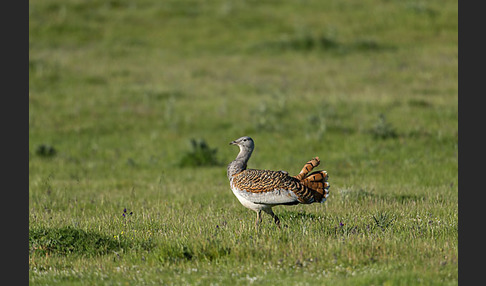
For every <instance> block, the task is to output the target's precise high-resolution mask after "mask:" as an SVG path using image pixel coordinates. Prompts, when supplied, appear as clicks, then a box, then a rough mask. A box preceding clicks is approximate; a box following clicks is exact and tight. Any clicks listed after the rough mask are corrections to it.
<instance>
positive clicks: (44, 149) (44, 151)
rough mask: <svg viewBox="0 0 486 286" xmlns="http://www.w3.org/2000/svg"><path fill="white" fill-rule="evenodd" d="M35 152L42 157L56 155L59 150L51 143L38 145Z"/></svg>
mask: <svg viewBox="0 0 486 286" xmlns="http://www.w3.org/2000/svg"><path fill="white" fill-rule="evenodd" d="M35 153H36V154H37V155H38V156H41V157H53V156H54V155H56V153H57V151H56V149H54V147H52V146H50V145H47V144H41V145H39V146H37V148H36V149H35Z"/></svg>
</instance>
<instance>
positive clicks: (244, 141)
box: [230, 136, 255, 151]
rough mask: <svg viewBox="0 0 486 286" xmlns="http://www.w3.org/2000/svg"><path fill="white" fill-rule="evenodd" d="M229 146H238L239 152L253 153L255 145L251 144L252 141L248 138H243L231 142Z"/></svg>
mask: <svg viewBox="0 0 486 286" xmlns="http://www.w3.org/2000/svg"><path fill="white" fill-rule="evenodd" d="M230 145H238V147H240V150H248V151H253V148H255V143H254V142H253V139H251V137H248V136H243V137H240V138H238V139H236V140H234V141H231V142H230Z"/></svg>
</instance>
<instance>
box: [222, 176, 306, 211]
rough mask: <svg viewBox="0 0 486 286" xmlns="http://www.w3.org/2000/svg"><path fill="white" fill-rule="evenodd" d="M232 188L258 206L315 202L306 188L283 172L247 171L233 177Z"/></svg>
mask: <svg viewBox="0 0 486 286" xmlns="http://www.w3.org/2000/svg"><path fill="white" fill-rule="evenodd" d="M231 187H232V188H233V190H235V191H236V192H238V194H239V195H240V196H242V197H243V198H245V199H247V200H249V201H251V202H253V203H256V204H269V205H280V204H286V205H293V204H298V203H311V202H313V201H314V200H313V198H312V196H311V194H310V192H309V190H308V188H307V187H306V186H304V185H303V184H302V183H301V182H300V181H299V180H298V179H296V178H294V177H291V176H289V175H288V173H287V172H283V171H270V170H255V169H247V170H244V171H242V172H240V173H238V174H236V175H234V176H233V177H232V182H231Z"/></svg>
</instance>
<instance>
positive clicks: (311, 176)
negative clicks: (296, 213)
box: [228, 136, 330, 225]
mask: <svg viewBox="0 0 486 286" xmlns="http://www.w3.org/2000/svg"><path fill="white" fill-rule="evenodd" d="M230 144H234V145H238V146H239V147H240V152H239V154H238V156H237V157H236V159H235V160H234V161H233V162H231V163H230V164H229V165H228V179H229V181H230V186H231V189H232V191H233V193H234V194H235V196H236V197H237V198H238V200H239V201H240V202H241V204H243V205H244V206H245V207H247V208H249V209H252V210H254V211H256V212H257V221H256V224H258V223H259V222H260V221H261V211H262V210H263V211H265V212H266V213H268V214H270V215H271V216H272V217H273V218H274V220H275V222H276V223H277V225H279V222H280V220H279V219H278V217H277V216H276V215H275V214H274V213H273V211H272V207H274V206H276V205H295V204H299V203H302V204H311V203H315V202H319V203H323V202H324V201H325V200H326V198H327V196H328V195H329V186H330V185H329V182H328V178H329V176H328V175H327V172H326V171H316V172H312V173H311V171H312V170H313V169H314V168H315V167H317V166H318V165H319V164H320V161H319V157H315V158H313V159H312V160H310V161H308V162H307V163H306V164H305V165H304V167H303V168H302V170H301V171H300V173H299V174H298V175H296V176H289V175H288V173H287V172H285V171H271V170H255V169H246V166H247V162H248V160H249V159H250V156H251V153H252V152H253V149H254V142H253V139H251V138H250V137H246V136H245V137H241V138H239V139H237V140H235V141H233V142H231V143H230Z"/></svg>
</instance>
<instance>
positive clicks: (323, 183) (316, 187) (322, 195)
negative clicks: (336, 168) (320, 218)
mask: <svg viewBox="0 0 486 286" xmlns="http://www.w3.org/2000/svg"><path fill="white" fill-rule="evenodd" d="M319 164H320V161H319V157H315V158H314V159H312V160H310V161H308V162H307V163H306V164H305V165H304V167H303V168H302V170H301V171H300V173H299V174H298V175H296V176H294V177H295V178H296V179H298V180H299V181H301V183H302V184H303V185H304V186H306V187H307V188H309V189H310V191H311V193H312V197H313V198H314V201H316V202H319V203H323V202H324V201H326V198H327V197H328V196H329V187H330V184H329V181H328V179H329V175H328V174H327V172H326V171H315V172H312V173H309V172H311V171H312V170H313V169H314V168H315V167H317V166H318V165H319Z"/></svg>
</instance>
